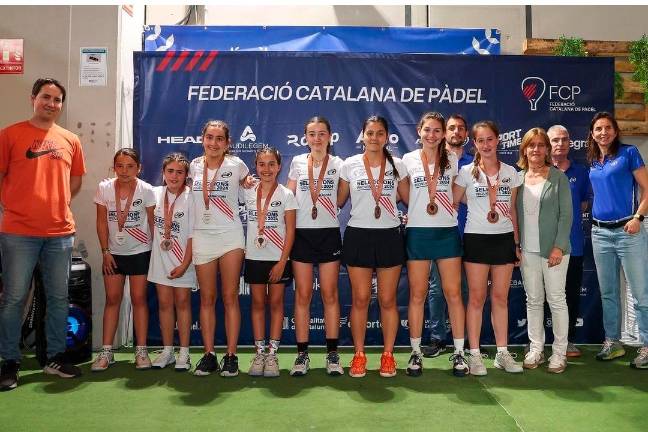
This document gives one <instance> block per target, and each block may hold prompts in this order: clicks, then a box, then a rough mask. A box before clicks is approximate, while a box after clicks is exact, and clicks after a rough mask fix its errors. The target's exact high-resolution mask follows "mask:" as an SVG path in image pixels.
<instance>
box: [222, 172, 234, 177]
mask: <svg viewBox="0 0 648 432" xmlns="http://www.w3.org/2000/svg"><path fill="white" fill-rule="evenodd" d="M228 177H232V171H225V172H224V173H223V174H221V178H228Z"/></svg>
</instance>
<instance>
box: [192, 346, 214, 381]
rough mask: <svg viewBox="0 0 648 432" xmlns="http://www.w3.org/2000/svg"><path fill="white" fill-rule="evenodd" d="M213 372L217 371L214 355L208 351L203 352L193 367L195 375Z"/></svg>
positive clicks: (205, 374)
mask: <svg viewBox="0 0 648 432" xmlns="http://www.w3.org/2000/svg"><path fill="white" fill-rule="evenodd" d="M213 372H218V360H216V356H215V355H214V354H212V353H210V352H208V353H205V354H203V356H202V358H201V359H200V360H199V361H198V364H197V365H196V369H194V375H195V376H207V375H211V374H212V373H213Z"/></svg>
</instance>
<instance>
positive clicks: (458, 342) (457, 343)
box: [453, 338, 464, 354]
mask: <svg viewBox="0 0 648 432" xmlns="http://www.w3.org/2000/svg"><path fill="white" fill-rule="evenodd" d="M453 341H454V348H455V350H454V352H455V353H462V354H463V347H464V338H461V339H453Z"/></svg>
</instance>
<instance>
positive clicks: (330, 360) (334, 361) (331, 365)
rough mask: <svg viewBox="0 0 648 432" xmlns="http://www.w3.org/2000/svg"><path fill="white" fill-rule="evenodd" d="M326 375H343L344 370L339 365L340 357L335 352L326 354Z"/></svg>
mask: <svg viewBox="0 0 648 432" xmlns="http://www.w3.org/2000/svg"><path fill="white" fill-rule="evenodd" d="M326 373H327V374H329V375H333V376H337V375H344V368H343V367H342V365H341V364H340V356H339V354H338V353H337V351H331V352H330V353H328V354H326Z"/></svg>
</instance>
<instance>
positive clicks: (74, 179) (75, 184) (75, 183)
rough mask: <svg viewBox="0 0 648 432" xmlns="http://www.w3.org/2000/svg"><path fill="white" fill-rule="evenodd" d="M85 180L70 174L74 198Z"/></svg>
mask: <svg viewBox="0 0 648 432" xmlns="http://www.w3.org/2000/svg"><path fill="white" fill-rule="evenodd" d="M82 180H83V177H82V176H70V193H71V194H72V198H74V196H75V195H76V194H77V193H79V191H80V190H81V181H82ZM0 186H2V180H1V179H0Z"/></svg>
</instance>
